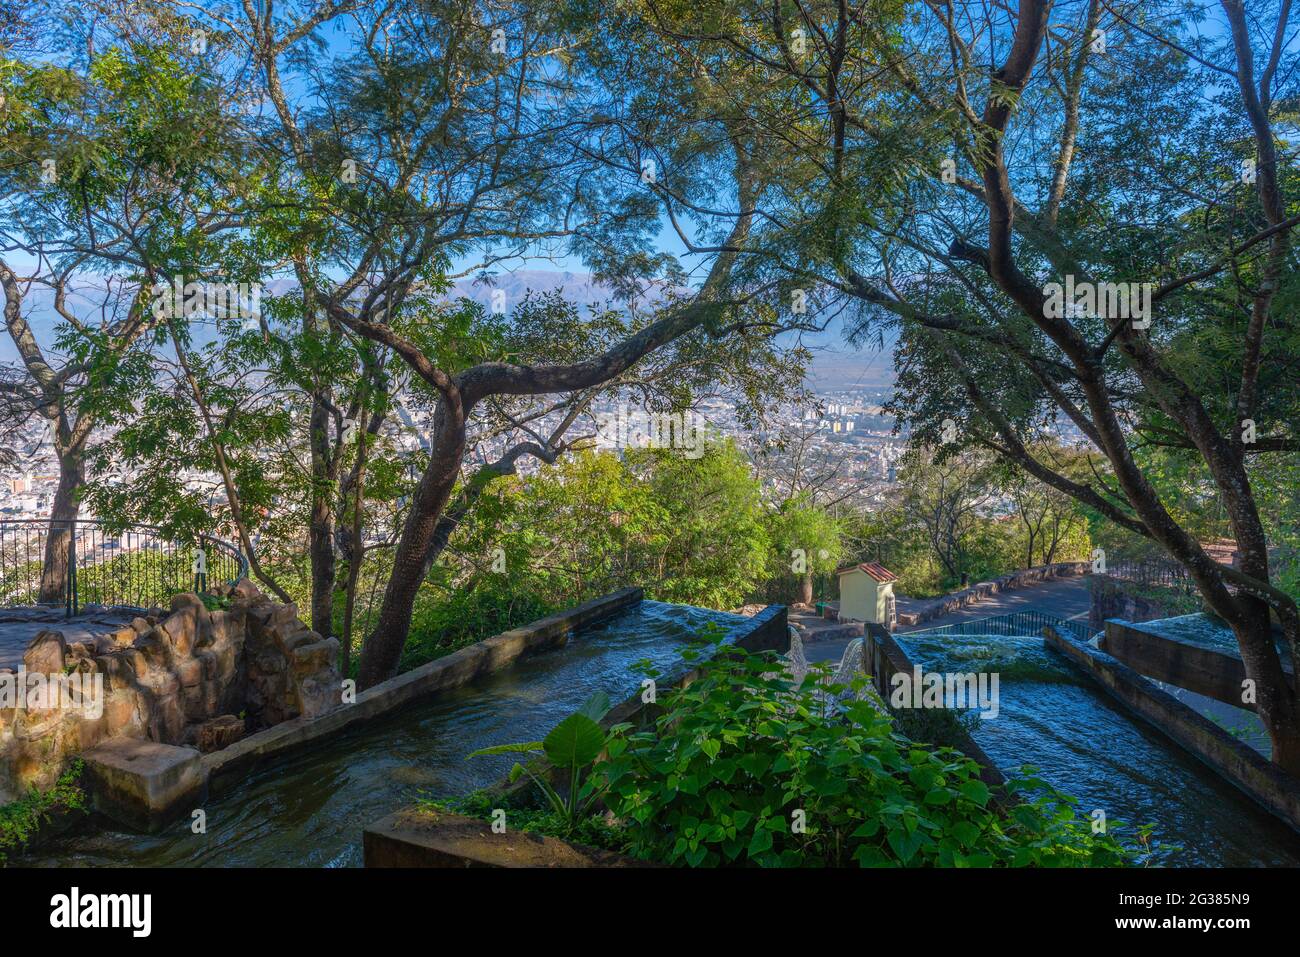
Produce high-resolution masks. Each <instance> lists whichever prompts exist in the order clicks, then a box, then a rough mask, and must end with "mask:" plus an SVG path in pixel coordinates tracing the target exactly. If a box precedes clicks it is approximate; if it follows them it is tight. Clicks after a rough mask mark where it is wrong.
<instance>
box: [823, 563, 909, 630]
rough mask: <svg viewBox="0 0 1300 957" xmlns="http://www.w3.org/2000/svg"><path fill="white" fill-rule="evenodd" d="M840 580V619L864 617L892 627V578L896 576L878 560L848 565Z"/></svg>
mask: <svg viewBox="0 0 1300 957" xmlns="http://www.w3.org/2000/svg"><path fill="white" fill-rule="evenodd" d="M835 574H836V576H837V577H838V578H839V580H840V621H867V622H871V623H873V624H877V625H884V626H885V627H886V628H893V627H894V618H895V614H896V613H895V608H894V582H896V581H898V576H897V575H895V574H894V573H893V572H891V571H890V570H889V569H888V568H886V567H885V566H884V565H881V564H880V563H879V562H863V563H862V564H860V565H850V566H849V567H848V568H841V569H840V570H839V571H838V572H836V573H835Z"/></svg>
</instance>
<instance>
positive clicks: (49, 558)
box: [0, 519, 248, 616]
mask: <svg viewBox="0 0 1300 957" xmlns="http://www.w3.org/2000/svg"><path fill="white" fill-rule="evenodd" d="M247 571H248V561H247V559H246V558H245V557H244V554H243V552H241V551H240V550H239V549H238V548H237V547H236V546H234V545H232V544H230V543H229V542H224V541H222V540H221V539H219V538H214V537H212V536H211V535H200V536H198V538H197V539H196V540H195V541H192V542H184V541H177V540H175V539H173V538H170V537H168V536H167V535H165V534H164V533H163V532H162V531H161V530H160V529H157V528H153V527H151V526H143V525H132V526H128V527H126V528H124V529H120V530H119V529H114V528H110V527H109V526H106V525H105V524H104V523H102V522H99V521H97V520H95V519H71V520H67V521H62V520H61V521H56V522H51V521H50V520H48V519H17V520H13V519H2V520H0V607H6V608H14V607H24V606H46V607H60V606H61V607H63V608H64V610H65V611H66V613H67V614H68V615H69V616H72V615H76V614H80V613H81V612H82V611H83V610H85V609H87V608H89V607H90V606H92V605H95V606H110V607H122V608H139V609H148V608H153V607H157V606H166V604H167V600H168V599H169V598H170V597H171V596H172V595H175V594H176V593H178V592H182V591H195V592H205V591H207V590H208V588H209V585H210V584H211V585H215V584H217V583H222V584H233V583H234V582H236V581H238V580H239V579H240V578H242V577H243V576H244V575H245V574H246V573H247Z"/></svg>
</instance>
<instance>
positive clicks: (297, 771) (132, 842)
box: [15, 601, 1300, 867]
mask: <svg viewBox="0 0 1300 957" xmlns="http://www.w3.org/2000/svg"><path fill="white" fill-rule="evenodd" d="M769 619H770V616H769ZM773 623H775V622H773V621H772V620H769V621H768V622H767V623H766V625H763V624H756V621H755V620H754V619H747V618H743V617H740V616H737V615H729V614H726V613H722V612H714V611H706V610H703V609H698V608H691V607H687V606H679V605H666V604H660V603H657V602H650V601H641V602H638V603H636V604H634V605H632V606H631V607H629V608H626V609H625V610H622V611H620V612H618V613H616V614H614V615H613V616H612V617H609V618H605V619H602V620H600V621H597V622H595V623H592V624H585V625H582V626H580V627H578V628H577V629H576V630H575V631H574V632H573V633H572V635H571V636H570V637H569V639H568V640H567V642H565V643H563V645H562V646H560V647H555V648H548V649H546V650H542V651H536V652H534V653H532V654H529V655H526V656H525V657H522V658H519V659H518V660H517V661H514V662H513V663H512V664H510V665H509V666H507V667H505V668H503V669H502V670H500V671H497V672H495V673H493V674H490V675H485V676H482V677H479V678H476V679H475V680H473V681H472V682H470V683H468V684H465V685H463V686H461V687H458V688H454V689H449V690H443V691H440V692H438V693H437V694H434V695H431V696H429V697H428V698H427V700H421V701H420V702H418V703H415V704H411V705H409V706H407V707H404V708H403V709H402V710H400V711H395V712H393V713H391V714H386V715H384V716H383V717H381V718H379V719H377V720H372V721H368V722H366V723H364V724H361V725H359V726H355V727H348V728H346V729H345V730H343V731H341V732H340V733H338V734H333V735H329V736H324V737H321V738H320V739H318V740H316V741H315V742H314V744H313V745H312V747H311V748H309V749H303V750H301V751H297V752H287V751H286V752H284V753H282V754H281V753H278V752H277V753H276V754H274V755H273V759H272V760H269V761H263V762H262V763H261V764H259V765H257V766H256V768H255V769H254V770H253V771H252V773H251V774H250V775H249V776H247V777H246V778H243V779H242V780H240V781H239V782H238V783H236V784H233V785H231V786H230V787H227V788H224V789H222V791H221V792H220V793H218V794H214V796H213V797H212V798H211V799H210V800H209V801H208V802H207V803H206V804H205V805H204V810H205V813H206V832H205V833H201V834H195V833H193V832H192V830H191V827H190V820H189V819H188V818H185V819H182V820H179V821H177V822H176V823H175V824H173V825H170V826H168V827H167V828H166V829H164V830H163V831H162V832H160V833H157V834H152V835H142V834H138V833H132V832H128V831H125V830H115V829H112V828H109V829H83V830H81V831H80V832H78V833H69V834H67V835H64V836H61V837H56V838H54V839H52V840H50V841H48V842H47V843H45V844H44V845H42V846H41V847H40V848H39V849H37V850H36V851H34V852H33V853H31V854H29V855H27V856H26V857H25V858H24V859H22V860H20V861H16V862H15V863H19V864H26V865H35V866H54V867H57V866H66V865H78V866H249V867H264V866H321V867H348V866H357V865H359V864H360V863H361V834H362V831H363V829H364V828H365V827H366V826H367V825H369V824H372V823H373V822H375V821H377V820H379V819H380V818H382V817H384V816H385V815H388V814H390V813H392V812H394V811H396V810H398V809H400V808H403V807H406V806H409V805H410V804H412V803H414V802H415V801H416V800H418V799H419V798H420V797H421V796H423V795H428V796H440V797H447V796H454V795H461V794H464V793H466V792H468V791H470V790H472V789H474V788H477V787H482V786H486V785H490V784H493V783H495V782H497V781H499V780H501V778H502V777H503V776H504V774H505V773H506V772H507V770H508V769H509V766H510V764H511V763H512V759H511V758H509V757H504V756H502V757H496V758H477V759H472V760H470V759H467V755H468V754H469V753H470V752H471V751H474V750H476V749H478V748H482V747H485V746H488V745H493V744H501V743H507V742H513V741H523V740H536V739H538V738H540V737H542V736H543V735H544V734H545V733H546V732H547V731H548V730H549V729H550V728H551V727H553V726H554V725H555V724H556V723H558V721H560V720H561V719H562V718H563V717H565V716H566V715H567V714H569V713H571V712H572V711H573V710H574V709H576V707H577V706H578V705H580V704H581V703H582V701H584V700H585V699H586V698H587V697H588V696H589V695H590V694H591V693H592V692H594V691H604V692H605V693H606V694H608V695H609V696H610V698H611V699H612V700H614V701H618V700H621V699H622V698H625V697H627V696H628V695H630V694H633V693H635V692H636V691H637V690H638V689H639V687H640V682H641V680H642V678H643V673H642V671H641V670H640V667H639V663H648V664H649V665H650V666H651V667H653V668H655V669H657V670H658V671H659V672H660V673H663V674H671V673H673V672H674V671H677V670H678V669H679V668H680V653H681V651H682V650H683V649H684V647H685V646H686V644H687V643H688V641H689V639H690V638H692V637H694V636H696V635H698V634H699V633H700V632H701V631H702V630H705V629H714V628H716V629H721V630H722V631H723V632H725V633H727V634H728V635H729V636H731V638H732V639H733V640H736V636H742V635H747V634H749V633H752V632H753V630H754V629H755V628H756V627H766V626H768V625H771V624H773ZM780 626H781V628H782V630H783V629H784V613H783V610H782V614H781V617H780ZM1000 630H1002V631H1004V632H1005V631H1007V630H1008V629H1006V628H1002V629H1000ZM963 631H964V632H966V633H961V632H963ZM897 641H898V643H899V645H900V646H901V647H902V648H904V649H905V651H906V653H907V654H908V656H909V657H911V658H912V660H913V661H915V662H916V663H918V664H921V665H922V666H923V667H924V668H925V669H927V670H933V671H948V672H978V671H987V672H997V673H998V674H999V676H1000V703H999V712H998V716H997V717H996V718H995V719H992V720H987V721H980V722H979V723H978V724H976V725H975V727H974V729H973V737H974V739H975V741H976V743H977V744H978V745H979V746H980V747H981V748H982V749H983V750H984V752H985V754H986V755H987V756H988V757H989V758H990V759H991V761H992V762H993V764H994V765H995V766H996V767H997V768H998V769H999V770H1001V771H1002V772H1003V773H1005V774H1008V775H1014V774H1016V773H1017V772H1018V771H1019V769H1020V768H1021V767H1022V766H1025V765H1031V766H1033V767H1035V768H1037V771H1038V774H1039V776H1040V777H1041V778H1042V779H1044V780H1046V781H1047V782H1048V783H1050V784H1051V785H1052V786H1054V787H1055V788H1057V789H1059V790H1060V791H1062V792H1064V793H1066V794H1069V795H1072V796H1073V797H1074V798H1076V799H1077V802H1078V803H1077V805H1076V809H1077V811H1078V812H1079V814H1080V815H1081V816H1083V817H1084V818H1085V819H1086V818H1088V817H1089V816H1090V815H1091V814H1092V812H1094V811H1095V810H1102V811H1104V812H1105V814H1106V818H1107V821H1108V823H1109V824H1110V826H1112V827H1115V826H1123V827H1124V829H1125V831H1126V832H1127V833H1128V834H1130V835H1134V834H1136V831H1137V827H1138V826H1140V825H1150V826H1151V834H1150V844H1151V847H1152V852H1151V855H1150V862H1151V863H1154V864H1158V865H1166V866H1300V837H1297V834H1296V832H1294V831H1293V830H1291V829H1290V828H1288V827H1286V826H1285V825H1283V824H1282V823H1281V822H1280V821H1278V820H1277V819H1276V818H1275V817H1273V816H1271V815H1269V814H1268V813H1266V812H1265V811H1263V810H1261V809H1260V808H1259V807H1258V805H1256V804H1255V803H1254V802H1252V801H1251V800H1250V799H1249V798H1248V797H1246V796H1245V795H1244V794H1242V793H1241V792H1240V791H1238V790H1237V789H1236V788H1234V787H1233V786H1232V785H1230V784H1228V783H1226V782H1225V781H1224V780H1223V778H1221V777H1220V776H1219V775H1217V774H1215V773H1214V772H1212V771H1211V770H1210V769H1208V768H1207V767H1205V766H1204V765H1203V764H1202V763H1201V762H1200V761H1198V760H1197V759H1196V758H1195V757H1193V756H1192V755H1191V754H1189V753H1188V752H1187V751H1185V750H1183V749H1182V748H1180V747H1178V746H1177V745H1176V744H1175V743H1174V742H1173V741H1171V740H1170V739H1169V738H1168V737H1166V736H1165V735H1164V734H1162V733H1161V732H1160V731H1159V730H1157V729H1156V728H1154V727H1152V726H1151V725H1149V724H1147V723H1144V722H1142V721H1138V720H1135V719H1134V716H1133V715H1132V714H1131V713H1129V712H1128V711H1127V710H1126V709H1125V708H1123V707H1122V706H1121V705H1118V704H1116V703H1115V702H1113V701H1112V700H1111V699H1110V698H1108V697H1107V696H1106V694H1104V693H1103V692H1102V690H1101V688H1100V687H1099V686H1098V685H1097V684H1096V682H1095V681H1094V680H1093V679H1092V678H1090V677H1089V676H1087V675H1086V674H1085V673H1083V672H1082V671H1080V670H1079V669H1077V668H1076V667H1074V666H1073V665H1072V664H1071V663H1070V661H1069V660H1068V659H1067V658H1066V657H1064V656H1063V655H1061V654H1059V653H1058V652H1056V651H1055V650H1053V649H1052V648H1049V647H1047V646H1046V645H1045V643H1044V640H1043V638H1042V637H1041V635H1035V636H1030V635H1018V634H1005V633H1004V634H984V633H979V628H978V626H974V627H971V626H967V627H964V628H962V629H960V630H958V632H957V633H953V631H952V630H948V631H944V630H939V631H930V632H926V631H918V632H913V633H910V634H905V635H899V636H897ZM1121 833H1123V832H1121Z"/></svg>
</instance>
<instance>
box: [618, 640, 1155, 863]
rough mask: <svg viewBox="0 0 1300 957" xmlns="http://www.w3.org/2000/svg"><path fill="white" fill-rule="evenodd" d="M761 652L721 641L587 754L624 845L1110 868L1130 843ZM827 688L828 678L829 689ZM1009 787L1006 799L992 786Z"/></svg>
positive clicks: (716, 855)
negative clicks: (655, 711)
mask: <svg viewBox="0 0 1300 957" xmlns="http://www.w3.org/2000/svg"><path fill="white" fill-rule="evenodd" d="M773 665H774V663H773V661H772V659H771V657H770V656H767V655H754V654H749V653H746V652H743V651H741V650H739V649H735V648H732V647H726V646H724V647H721V648H719V649H718V650H717V652H716V653H715V655H714V656H713V657H712V658H711V659H710V660H709V661H707V662H705V663H703V665H702V669H701V670H702V672H703V673H702V676H701V677H700V678H699V679H698V680H696V681H693V682H692V683H691V684H689V685H688V686H686V687H685V688H680V689H674V690H673V691H671V692H669V693H668V694H667V695H665V696H664V699H663V706H664V707H663V713H662V714H661V715H660V716H659V717H658V718H657V719H656V721H655V725H654V727H653V728H652V729H647V730H635V729H631V728H628V729H625V730H624V731H623V732H622V734H621V735H620V747H618V748H617V749H611V756H610V758H609V760H607V761H604V762H602V763H601V764H600V765H598V768H597V770H598V772H599V774H600V775H601V776H602V778H603V780H604V782H605V785H606V787H607V794H606V802H607V803H608V805H609V807H610V810H611V811H612V812H613V814H614V815H615V817H616V818H618V819H620V820H624V821H626V822H628V827H629V838H630V839H629V846H630V848H631V851H632V853H633V854H635V855H637V856H639V857H644V858H647V859H653V860H659V861H665V862H669V863H674V864H685V865H688V866H721V865H730V864H750V865H759V866H786V867H789V866H825V865H830V866H842V865H846V864H858V865H861V866H923V865H941V866H950V867H984V866H994V865H1006V866H1016V867H1023V866H1112V865H1118V864H1123V863H1126V862H1128V861H1129V860H1131V859H1132V854H1133V852H1132V851H1131V850H1130V849H1128V848H1125V847H1124V846H1123V845H1121V844H1120V843H1118V842H1117V841H1116V840H1115V839H1114V837H1112V836H1109V835H1094V834H1093V833H1092V832H1091V829H1090V827H1089V826H1088V825H1087V824H1086V823H1084V822H1081V821H1079V820H1078V819H1076V817H1075V813H1074V810H1073V808H1072V807H1071V803H1070V801H1069V800H1068V799H1067V798H1065V797H1064V796H1062V795H1060V794H1058V793H1055V792H1054V791H1052V790H1051V789H1050V788H1048V787H1047V786H1046V785H1045V783H1044V782H1043V781H1041V780H1039V779H1036V778H1033V777H1025V778H1020V779H1016V780H1014V781H1012V782H1011V783H1010V784H1009V785H1008V790H1009V792H1010V795H1009V796H1019V797H1021V798H1023V799H1022V800H1018V801H1015V800H1012V801H1009V802H1008V803H1007V804H1006V806H1000V805H999V804H998V802H997V800H995V798H994V796H993V795H991V794H990V792H989V789H988V787H987V786H986V785H985V784H984V783H983V782H982V781H980V779H979V767H978V765H976V764H975V762H974V761H972V760H971V759H970V758H967V757H966V756H964V755H962V754H961V753H960V752H957V751H954V750H952V749H950V748H945V747H933V746H930V745H927V744H924V743H921V742H915V741H911V740H908V739H906V738H904V737H902V736H901V735H899V734H898V733H897V732H895V731H894V729H893V727H892V725H891V724H890V722H889V720H888V718H886V717H885V716H883V715H882V714H881V713H880V712H879V711H877V710H876V708H875V707H874V706H873V705H872V704H870V703H869V702H867V701H862V700H859V701H852V702H851V703H849V704H848V705H846V706H845V707H844V708H843V711H842V712H840V711H838V710H836V709H833V708H832V707H831V706H830V705H829V704H828V703H827V699H826V698H825V697H824V696H820V695H818V694H817V693H816V690H817V686H818V683H819V682H824V681H825V680H826V678H827V674H826V673H825V672H824V671H818V670H814V672H813V673H811V674H810V675H809V676H808V677H806V678H805V679H804V680H803V681H802V682H801V683H798V684H796V683H795V682H793V681H792V680H791V679H790V678H789V677H788V676H787V675H786V674H785V673H784V672H783V671H775V672H774V671H773ZM832 690H834V689H833V688H832ZM1003 800H1006V797H1004V798H1003Z"/></svg>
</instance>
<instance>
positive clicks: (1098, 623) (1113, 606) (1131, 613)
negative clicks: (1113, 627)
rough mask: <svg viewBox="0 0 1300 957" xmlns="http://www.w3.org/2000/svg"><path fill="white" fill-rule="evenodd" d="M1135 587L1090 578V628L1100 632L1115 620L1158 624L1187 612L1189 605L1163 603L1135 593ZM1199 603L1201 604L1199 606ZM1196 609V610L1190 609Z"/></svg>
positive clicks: (1101, 577)
mask: <svg viewBox="0 0 1300 957" xmlns="http://www.w3.org/2000/svg"><path fill="white" fill-rule="evenodd" d="M1134 587H1135V586H1134V584H1133V583H1132V582H1126V581H1123V580H1121V579H1118V578H1111V577H1109V576H1107V575H1089V576H1088V594H1089V597H1090V598H1091V601H1092V605H1091V607H1090V608H1089V610H1088V627H1089V628H1090V629H1091V630H1092V631H1093V632H1098V631H1101V630H1102V629H1103V628H1105V627H1106V622H1107V621H1109V620H1110V619H1112V618H1120V619H1123V620H1124V621H1136V622H1142V621H1155V620H1156V619H1158V618H1172V617H1174V616H1175V615H1185V614H1187V613H1188V611H1189V608H1188V602H1187V601H1186V600H1184V601H1179V600H1177V598H1176V597H1174V596H1171V597H1170V598H1169V600H1167V601H1162V600H1161V599H1160V598H1159V597H1157V596H1156V595H1135V594H1133V588H1134ZM1198 604H1199V603H1198ZM1191 610H1194V609H1191Z"/></svg>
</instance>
